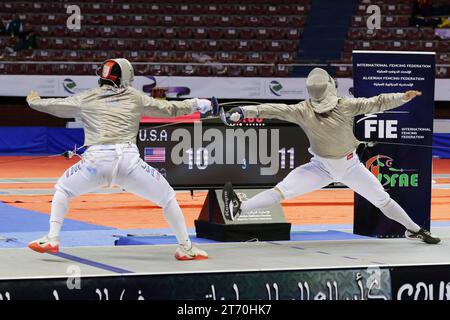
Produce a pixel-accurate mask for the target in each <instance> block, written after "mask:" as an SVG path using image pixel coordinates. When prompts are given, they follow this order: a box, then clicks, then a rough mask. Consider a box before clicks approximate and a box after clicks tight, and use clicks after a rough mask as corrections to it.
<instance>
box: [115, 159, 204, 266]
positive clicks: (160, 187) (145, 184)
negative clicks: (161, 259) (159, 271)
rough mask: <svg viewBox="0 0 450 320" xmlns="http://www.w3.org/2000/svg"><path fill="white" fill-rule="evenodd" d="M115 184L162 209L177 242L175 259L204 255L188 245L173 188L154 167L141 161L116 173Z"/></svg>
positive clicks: (187, 258) (188, 239) (195, 257)
mask: <svg viewBox="0 0 450 320" xmlns="http://www.w3.org/2000/svg"><path fill="white" fill-rule="evenodd" d="M117 183H118V184H120V185H121V186H122V187H123V188H125V189H126V190H127V191H129V192H132V193H134V194H136V195H138V196H141V197H142V198H144V199H146V200H149V201H152V202H154V203H156V204H157V205H159V206H160V207H162V208H163V213H164V217H165V219H166V221H167V223H168V224H169V226H170V227H171V228H172V230H173V232H174V233H175V237H176V238H177V241H178V243H179V244H180V246H179V248H178V249H177V251H176V252H175V257H176V258H177V259H178V260H193V259H206V258H207V257H208V254H207V253H206V252H205V251H203V250H200V249H199V248H197V247H195V246H193V245H192V243H191V240H190V238H189V235H188V232H187V228H186V222H185V219H184V216H183V212H182V211H181V208H180V206H179V205H178V202H177V200H176V197H175V196H176V194H175V191H174V190H173V188H172V187H171V186H170V185H169V183H168V182H167V180H166V179H165V178H164V177H163V176H162V175H161V174H160V173H159V172H158V171H157V170H156V169H154V168H152V167H151V166H149V165H148V164H146V163H145V162H144V161H142V160H141V161H140V164H139V165H138V166H137V167H136V168H135V169H134V170H132V171H131V172H129V173H124V172H120V173H119V175H118V177H117Z"/></svg>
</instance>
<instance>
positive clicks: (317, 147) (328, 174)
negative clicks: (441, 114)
mask: <svg viewBox="0 0 450 320" xmlns="http://www.w3.org/2000/svg"><path fill="white" fill-rule="evenodd" d="M306 87H307V91H308V94H309V99H307V100H305V101H303V102H300V103H298V104H294V105H286V104H261V105H257V106H243V107H237V108H233V109H231V110H230V111H229V112H228V113H227V114H228V120H229V121H231V122H237V121H240V119H242V118H244V117H247V118H253V117H260V118H267V119H270V118H276V119H280V120H285V121H289V122H293V123H296V124H298V125H299V126H300V127H301V128H302V129H303V130H304V132H305V133H306V135H307V137H308V139H309V142H310V149H309V151H310V153H311V154H312V155H313V157H312V159H311V161H310V162H309V163H307V164H305V165H302V166H299V167H297V168H296V169H294V170H293V171H291V172H290V173H289V174H288V175H287V176H286V178H284V180H283V181H281V182H280V183H278V184H277V185H276V186H275V188H273V189H269V190H266V191H264V192H262V193H260V194H258V195H256V196H255V197H253V198H251V199H249V200H247V201H244V202H242V203H241V202H240V200H239V199H238V197H237V196H236V194H235V193H234V191H233V189H232V185H231V183H228V184H226V185H225V187H224V199H226V202H227V203H226V205H225V208H226V214H227V215H228V216H229V217H235V216H237V215H238V214H239V213H240V211H243V212H247V211H252V210H255V209H260V208H267V207H270V206H272V205H273V204H276V203H278V202H280V201H281V200H282V199H288V198H293V197H296V196H299V195H302V194H305V193H308V192H311V191H314V190H317V189H320V188H322V187H325V186H327V185H328V184H330V183H331V182H342V183H344V184H345V185H347V186H348V187H349V188H351V189H352V190H353V191H355V192H357V193H358V194H360V195H361V196H363V197H364V198H366V199H367V200H369V201H370V202H371V203H372V204H373V205H374V206H376V207H377V208H379V209H380V210H381V212H382V213H383V214H385V215H386V216H387V217H388V218H390V219H392V220H395V221H397V222H398V223H400V224H402V225H403V226H404V227H405V228H406V231H405V236H406V237H407V238H409V239H417V240H421V241H424V242H426V243H431V244H436V243H439V242H440V239H439V238H437V237H435V236H433V235H432V234H431V233H430V232H429V231H427V230H424V229H422V228H420V227H419V226H418V225H417V224H416V223H415V222H414V221H412V219H411V218H410V217H409V216H408V214H407V213H406V212H405V211H404V210H403V209H402V208H401V207H400V205H399V204H398V203H397V202H395V201H394V200H393V199H392V198H391V197H390V196H389V194H388V193H387V192H386V191H385V190H384V188H383V186H382V185H381V183H380V182H379V181H378V179H377V178H376V177H375V176H374V175H373V174H372V173H370V171H369V170H368V169H367V168H366V167H365V166H364V165H363V164H362V163H361V162H360V161H359V159H358V156H357V154H356V152H355V150H356V148H357V146H358V145H359V143H360V142H359V141H358V140H357V139H356V138H355V136H354V134H353V118H354V117H355V116H357V115H360V114H368V113H377V112H383V111H384V110H389V109H393V108H397V107H399V106H401V105H403V104H405V103H407V102H408V101H410V100H411V99H413V98H415V97H416V96H420V95H421V93H420V92H418V91H413V90H411V91H407V92H405V93H391V94H381V95H379V96H375V97H372V98H339V97H338V96H337V89H336V85H335V82H334V79H333V78H332V77H331V76H330V75H329V74H328V73H327V72H326V71H325V70H323V69H321V68H315V69H313V70H312V71H311V72H310V73H309V75H308V77H307V79H306Z"/></svg>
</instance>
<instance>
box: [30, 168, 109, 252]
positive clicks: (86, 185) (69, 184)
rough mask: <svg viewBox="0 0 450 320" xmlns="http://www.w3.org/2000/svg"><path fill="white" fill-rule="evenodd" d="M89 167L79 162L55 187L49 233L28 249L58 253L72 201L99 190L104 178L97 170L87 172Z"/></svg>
mask: <svg viewBox="0 0 450 320" xmlns="http://www.w3.org/2000/svg"><path fill="white" fill-rule="evenodd" d="M87 167H88V165H87V164H86V163H85V162H83V161H79V162H78V163H76V164H75V165H73V166H72V167H70V168H69V169H67V170H66V172H64V174H63V175H62V176H61V177H60V178H59V179H58V182H57V183H56V185H55V189H56V191H55V194H54V195H53V200H52V207H51V213H50V230H49V233H48V234H47V235H46V236H44V237H42V238H40V239H37V240H35V241H32V242H30V243H29V244H28V247H29V248H30V249H32V250H34V251H37V252H39V253H45V252H49V253H56V252H58V251H59V234H60V232H61V227H62V225H63V222H64V218H65V216H66V214H67V211H68V209H69V202H70V199H71V198H73V197H75V196H78V195H81V194H83V193H88V192H90V191H93V190H95V189H97V188H98V186H99V185H100V184H101V183H102V178H101V177H100V176H99V175H98V171H97V170H92V168H90V170H87Z"/></svg>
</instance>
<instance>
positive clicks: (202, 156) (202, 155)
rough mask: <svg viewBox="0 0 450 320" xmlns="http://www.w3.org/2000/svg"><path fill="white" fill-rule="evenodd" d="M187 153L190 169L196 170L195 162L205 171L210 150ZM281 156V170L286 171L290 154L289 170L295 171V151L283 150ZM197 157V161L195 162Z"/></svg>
mask: <svg viewBox="0 0 450 320" xmlns="http://www.w3.org/2000/svg"><path fill="white" fill-rule="evenodd" d="M186 153H187V154H188V157H189V158H188V164H189V169H191V170H192V169H194V162H195V165H196V166H197V168H198V169H200V170H205V169H206V168H207V167H208V160H209V154H208V149H206V148H199V149H197V152H195V155H194V151H193V149H192V148H190V149H188V150H186ZM278 153H279V154H280V162H281V163H280V167H281V169H286V155H287V154H289V169H294V166H295V161H294V160H295V149H294V148H289V149H287V150H286V148H282V149H280V150H279V151H278ZM194 156H195V161H194Z"/></svg>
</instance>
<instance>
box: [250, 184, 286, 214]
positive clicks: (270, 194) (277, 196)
mask: <svg viewBox="0 0 450 320" xmlns="http://www.w3.org/2000/svg"><path fill="white" fill-rule="evenodd" d="M282 199H283V197H282V195H281V192H280V190H279V189H277V188H276V187H275V188H272V189H269V190H266V191H263V192H261V193H258V194H257V195H256V196H254V197H252V198H251V199H249V200H247V201H243V202H242V204H241V210H242V212H248V211H252V210H255V209H263V208H269V207H271V206H273V205H275V204H277V203H279V202H280V201H281V200H282Z"/></svg>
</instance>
